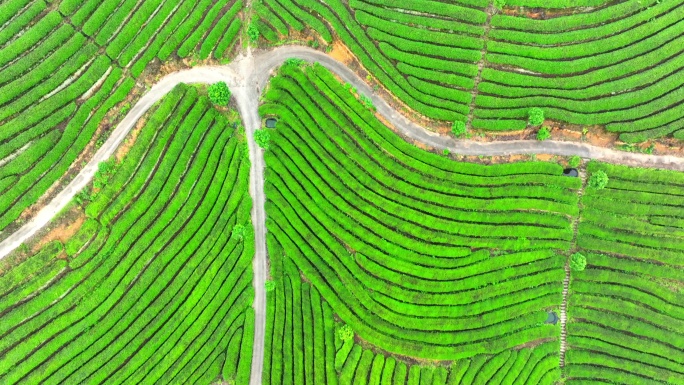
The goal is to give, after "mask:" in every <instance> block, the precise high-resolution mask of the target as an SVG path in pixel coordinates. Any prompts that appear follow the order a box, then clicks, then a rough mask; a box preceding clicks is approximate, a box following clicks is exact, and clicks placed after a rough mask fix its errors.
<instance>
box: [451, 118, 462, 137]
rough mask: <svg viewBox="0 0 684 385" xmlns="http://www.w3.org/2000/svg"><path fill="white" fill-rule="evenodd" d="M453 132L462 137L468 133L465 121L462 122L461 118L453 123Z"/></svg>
mask: <svg viewBox="0 0 684 385" xmlns="http://www.w3.org/2000/svg"><path fill="white" fill-rule="evenodd" d="M451 133H452V134H454V136H455V137H457V138H460V137H462V136H463V135H465V133H466V124H465V122H462V121H460V120H457V121H455V122H454V123H453V124H452V125H451Z"/></svg>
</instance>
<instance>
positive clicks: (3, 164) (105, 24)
mask: <svg viewBox="0 0 684 385" xmlns="http://www.w3.org/2000/svg"><path fill="white" fill-rule="evenodd" d="M11 3H12V4H10V3H6V4H3V5H0V8H2V10H1V11H0V13H1V14H2V15H3V19H1V20H0V21H1V22H0V125H2V127H3V129H2V131H1V132H0V195H2V197H3V199H1V200H0V231H1V230H3V229H5V228H6V227H7V225H9V224H10V223H12V222H13V221H15V220H16V219H17V218H19V216H20V214H21V213H22V212H23V211H24V210H25V209H26V208H27V207H29V206H31V205H32V204H34V203H35V202H36V201H37V200H38V199H39V198H40V197H41V196H42V195H43V194H44V193H45V192H46V191H47V190H48V188H49V187H50V186H51V185H53V183H54V182H55V181H57V180H59V179H60V178H61V177H62V176H63V175H64V173H65V172H66V171H67V169H68V168H69V166H71V165H72V163H74V161H75V160H76V159H77V157H78V156H79V154H81V153H82V152H83V150H84V149H85V148H86V146H87V145H88V143H89V142H91V141H93V138H96V137H97V136H98V132H99V131H98V128H100V129H101V128H103V126H106V125H107V124H109V123H111V120H112V119H115V118H116V116H112V115H111V114H110V116H109V118H108V119H109V120H108V122H107V123H103V119H104V118H105V115H106V114H107V113H108V112H109V111H110V110H111V109H112V108H113V107H115V106H117V105H120V103H121V102H122V101H123V100H124V99H125V98H126V95H128V93H129V92H130V91H131V90H132V89H133V88H134V86H135V84H136V79H140V77H141V74H142V73H143V71H144V70H145V69H146V68H148V64H149V63H150V62H152V61H153V60H156V61H159V60H161V61H166V60H168V59H171V58H172V57H173V55H175V54H177V55H178V56H181V57H186V56H190V55H196V56H198V57H199V58H200V59H206V58H208V57H209V56H210V54H212V53H213V55H214V57H215V58H216V59H223V58H224V57H225V56H224V55H226V54H229V53H230V51H231V49H230V47H231V46H232V44H233V43H234V41H235V36H236V32H237V30H238V29H239V25H240V23H241V22H240V20H239V19H238V18H237V14H238V12H239V11H240V10H241V9H242V6H243V2H242V1H241V0H238V1H235V2H233V1H228V0H226V1H219V2H214V3H213V4H212V1H209V0H204V1H200V2H195V1H189V0H186V1H181V2H172V1H162V0H151V1H145V2H139V1H135V0H122V1H108V2H106V4H101V2H100V1H96V0H89V1H85V2H84V1H80V0H79V1H74V0H65V1H62V2H61V3H59V4H58V5H56V6H54V7H48V3H47V2H45V1H44V0H33V1H30V2H27V1H24V2H23V3H24V4H23V5H22V4H21V3H22V1H13V2H11ZM234 26H236V27H234ZM226 28H228V30H229V31H233V32H232V34H230V33H224V31H225V30H226ZM122 108H124V109H126V108H127V107H122ZM104 128H106V127H104ZM3 235H6V234H3Z"/></svg>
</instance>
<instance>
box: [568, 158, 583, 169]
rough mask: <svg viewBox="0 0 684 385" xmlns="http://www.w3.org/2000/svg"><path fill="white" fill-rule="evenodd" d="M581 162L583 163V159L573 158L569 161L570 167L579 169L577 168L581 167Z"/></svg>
mask: <svg viewBox="0 0 684 385" xmlns="http://www.w3.org/2000/svg"><path fill="white" fill-rule="evenodd" d="M581 162H582V158H580V157H579V156H577V155H575V156H573V157H571V158H570V160H568V165H570V167H575V168H577V167H579V165H580V163H581Z"/></svg>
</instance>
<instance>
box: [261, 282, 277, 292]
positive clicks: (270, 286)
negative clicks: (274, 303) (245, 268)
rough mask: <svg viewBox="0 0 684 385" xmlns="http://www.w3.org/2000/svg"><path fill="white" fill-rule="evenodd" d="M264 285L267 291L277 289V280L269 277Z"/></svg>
mask: <svg viewBox="0 0 684 385" xmlns="http://www.w3.org/2000/svg"><path fill="white" fill-rule="evenodd" d="M264 287H265V288H266V292H270V291H273V290H275V288H276V283H275V281H273V280H270V279H269V280H267V281H266V282H265V283H264Z"/></svg>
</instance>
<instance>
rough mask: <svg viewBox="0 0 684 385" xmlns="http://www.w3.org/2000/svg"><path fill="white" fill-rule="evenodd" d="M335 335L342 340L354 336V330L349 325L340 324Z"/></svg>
mask: <svg viewBox="0 0 684 385" xmlns="http://www.w3.org/2000/svg"><path fill="white" fill-rule="evenodd" d="M337 337H338V338H339V339H341V340H342V341H347V340H350V339H352V338H354V330H352V328H351V326H349V325H346V324H345V325H342V326H340V327H339V328H338V329H337Z"/></svg>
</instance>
